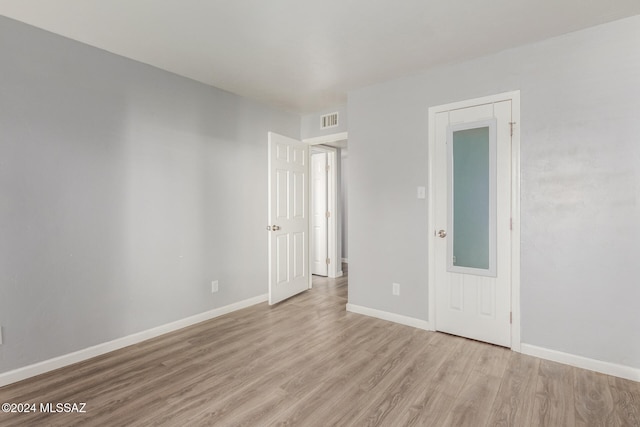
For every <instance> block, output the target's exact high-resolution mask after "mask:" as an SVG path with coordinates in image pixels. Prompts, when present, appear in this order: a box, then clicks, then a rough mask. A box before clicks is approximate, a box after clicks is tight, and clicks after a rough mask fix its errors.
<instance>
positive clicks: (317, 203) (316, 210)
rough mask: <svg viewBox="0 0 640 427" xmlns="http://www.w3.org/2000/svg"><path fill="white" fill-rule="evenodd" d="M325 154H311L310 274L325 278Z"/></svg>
mask: <svg viewBox="0 0 640 427" xmlns="http://www.w3.org/2000/svg"><path fill="white" fill-rule="evenodd" d="M327 211H328V207H327V153H312V154H311V274H317V275H319V276H326V275H328V273H329V268H328V265H327V258H328V257H329V253H328V247H327V244H328V241H327V238H328V233H327V227H328V218H327Z"/></svg>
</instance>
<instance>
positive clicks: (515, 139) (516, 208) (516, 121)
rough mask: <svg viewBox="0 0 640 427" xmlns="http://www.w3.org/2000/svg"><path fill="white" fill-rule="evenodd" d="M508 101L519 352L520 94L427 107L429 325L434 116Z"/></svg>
mask: <svg viewBox="0 0 640 427" xmlns="http://www.w3.org/2000/svg"><path fill="white" fill-rule="evenodd" d="M507 100H510V101H511V106H512V114H511V117H512V122H513V124H512V138H511V313H512V318H511V349H512V350H514V351H518V352H519V351H520V347H521V336H520V126H521V123H520V91H511V92H505V93H501V94H497V95H491V96H486V97H482V98H475V99H470V100H465V101H459V102H453V103H450V104H445V105H439V106H435V107H430V108H429V165H428V171H429V218H428V227H429V228H428V230H429V240H428V242H429V245H428V248H429V261H428V264H429V303H428V305H429V325H430V329H432V330H437V325H436V306H437V305H436V283H435V280H436V277H435V239H436V236H435V232H436V230H435V227H436V225H435V204H434V202H435V200H434V197H433V194H434V188H433V185H434V173H435V164H434V158H435V144H436V133H435V117H436V114H437V113H440V112H444V111H451V110H457V109H461V108H468V107H474V106H478V105H483V104H490V103H496V102H500V101H507Z"/></svg>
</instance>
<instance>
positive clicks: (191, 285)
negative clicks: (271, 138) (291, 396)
mask: <svg viewBox="0 0 640 427" xmlns="http://www.w3.org/2000/svg"><path fill="white" fill-rule="evenodd" d="M0 57H1V58H2V63H1V65H0V236H1V237H0V325H2V327H3V333H4V343H3V344H2V345H1V346H0V372H5V371H9V370H12V369H15V368H18V367H22V366H25V365H29V364H32V363H34V362H38V361H41V360H45V359H49V358H52V357H55V356H59V355H62V354H66V353H69V352H72V351H75V350H79V349H82V348H85V347H88V346H91V345H95V344H99V343H102V342H106V341H109V340H113V339H116V338H119V337H123V336H126V335H129V334H132V333H135V332H138V331H142V330H146V329H149V328H152V327H155V326H158V325H162V324H165V323H168V322H172V321H175V320H178V319H182V318H185V317H188V316H190V315H194V314H197V313H201V312H204V311H207V310H211V309H213V308H216V307H220V306H224V305H227V304H230V303H234V302H237V301H241V300H244V299H247V298H250V297H255V296H258V295H261V294H265V293H266V292H267V283H268V276H267V269H268V266H267V234H266V233H265V231H264V226H265V224H266V223H265V221H266V215H267V195H266V194H267V193H266V178H267V142H266V141H267V131H269V130H272V131H275V132H278V133H282V134H285V135H289V136H291V137H295V138H299V137H300V117H299V116H296V115H293V114H288V113H283V112H280V111H276V110H272V109H269V108H267V107H264V106H262V105H260V104H257V103H254V102H251V101H249V100H246V99H243V98H240V97H237V96H235V95H232V94H230V93H227V92H224V91H221V90H217V89H215V88H212V87H209V86H205V85H202V84H200V83H196V82H194V81H191V80H188V79H184V78H181V77H178V76H175V75H172V74H169V73H166V72H163V71H160V70H158V69H155V68H152V67H149V66H146V65H143V64H140V63H136V62H133V61H129V60H127V59H124V58H121V57H118V56H115V55H111V54H109V53H106V52H104V51H100V50H97V49H94V48H91V47H88V46H85V45H82V44H79V43H76V42H73V41H70V40H67V39H64V38H61V37H58V36H55V35H52V34H49V33H46V32H44V31H40V30H37V29H34V28H32V27H29V26H26V25H23V24H20V23H17V22H15V21H11V20H8V19H5V18H0ZM214 279H218V280H219V281H220V292H219V293H217V294H211V293H210V286H211V285H210V282H211V280H214Z"/></svg>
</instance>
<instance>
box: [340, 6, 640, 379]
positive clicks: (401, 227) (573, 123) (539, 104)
mask: <svg viewBox="0 0 640 427" xmlns="http://www.w3.org/2000/svg"><path fill="white" fill-rule="evenodd" d="M516 89H520V90H521V97H522V99H521V107H522V123H521V124H519V125H521V126H522V127H521V130H522V133H521V137H522V158H521V166H522V173H521V178H522V188H521V190H522V217H521V220H522V227H521V231H522V243H521V251H522V254H521V256H522V258H521V262H522V276H521V277H522V286H521V294H522V304H521V313H522V341H523V343H528V344H532V345H536V346H540V347H545V348H549V349H554V350H558V351H562V352H567V353H571V354H576V355H581V356H585V357H588V358H593V359H597V360H603V361H608V362H612V363H618V364H622V365H626V366H631V367H635V368H640V340H639V339H638V331H640V310H639V308H638V301H640V279H639V278H638V277H639V276H638V273H637V257H638V255H639V254H640V221H639V218H640V119H639V118H640V16H636V17H632V18H629V19H625V20H622V21H617V22H614V23H610V24H607V25H602V26H598V27H594V28H591V29H587V30H583V31H580V32H576V33H572V34H568V35H565V36H562V37H558V38H554V39H550V40H547V41H544V42H540V43H537V44H533V45H528V46H524V47H521V48H516V49H511V50H508V51H504V52H501V53H498V54H495V55H491V56H486V57H482V58H478V59H476V60H472V61H468V62H464V63H459V64H453V65H449V66H444V67H441V68H437V69H432V70H430V71H428V72H425V73H422V74H419V75H415V76H412V77H408V78H403V79H398V80H394V81H390V82H386V83H384V84H379V85H376V86H371V87H367V88H364V89H361V90H357V91H354V92H352V93H350V94H349V158H350V160H349V161H350V164H349V169H350V170H349V186H350V189H349V190H350V191H349V203H350V206H349V216H350V219H349V239H350V248H349V261H350V269H349V301H350V302H351V303H352V304H357V305H362V306H366V307H370V308H374V309H378V310H384V311H388V312H392V313H397V314H401V315H405V316H410V317H414V318H418V319H423V320H427V319H428V308H427V306H428V297H427V276H428V267H427V262H428V253H427V241H428V239H429V230H427V219H428V218H427V203H426V202H425V201H424V200H418V199H416V186H418V185H428V183H427V144H428V129H427V113H428V108H429V107H431V106H436V105H441V104H445V103H449V102H453V101H460V100H465V99H471V98H476V97H480V96H485V95H491V94H496V93H500V92H505V91H509V90H516ZM392 282H398V283H400V284H401V295H400V296H398V297H393V296H392V295H391V283H392Z"/></svg>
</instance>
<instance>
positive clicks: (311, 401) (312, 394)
mask: <svg viewBox="0 0 640 427" xmlns="http://www.w3.org/2000/svg"><path fill="white" fill-rule="evenodd" d="M346 281H347V278H346V276H345V277H343V278H340V279H338V280H331V279H326V278H316V279H314V288H313V289H312V290H311V291H309V292H305V293H304V294H301V295H298V296H296V297H294V298H291V299H290V300H288V301H285V302H284V303H281V304H279V305H277V306H275V307H269V306H268V305H267V304H260V305H257V306H254V307H250V308H247V309H244V310H241V311H237V312H234V313H231V314H229V315H226V316H222V317H219V318H217V319H213V320H210V321H207V322H204V323H201V324H198V325H195V326H192V327H189V328H186V329H183V330H180V331H177V332H174V333H171V334H167V335H164V336H162V337H158V338H156V339H153V340H149V341H146V342H144V343H141V344H138V345H135V346H131V347H127V348H125V349H122V350H119V351H115V352H113V353H109V354H106V355H103V356H100V357H97V358H95V359H92V360H88V361H86V362H82V363H79V364H76V365H73V366H70V367H67V368H63V369H60V370H57V371H55V372H51V373H48V374H45V375H42V376H39V377H35V378H32V379H29V380H26V381H22V382H20V383H16V384H13V385H10V386H7V387H4V388H1V389H0V403H4V402H14V403H24V402H31V403H36V404H38V405H39V404H40V403H47V402H51V403H58V402H60V403H65V402H70V403H73V402H76V403H79V402H86V408H85V409H86V413H82V414H77V413H40V412H36V413H28V414H16V413H14V414H12V413H0V426H40V425H47V426H49V425H51V426H147V425H163V426H202V425H216V426H218V425H219V426H333V425H335V426H473V427H481V426H518V427H520V426H523V427H538V426H553V427H570V426H630V427H640V383H636V382H632V381H626V380H622V379H619V378H614V377H609V376H606V375H602V374H598V373H594V372H590V371H585V370H581V369H576V368H572V367H569V366H565V365H560V364H557V363H553V362H548V361H545V360H541V359H537V358H534V357H529V356H524V355H521V354H518V353H514V352H511V351H510V350H507V349H504V348H500V347H496V346H492V345H489V344H484V343H480V342H476V341H471V340H466V339H463V338H459V337H454V336H450V335H445V334H441V333H432V332H426V331H422V330H418V329H414V328H411V327H407V326H402V325H398V324H394V323H390V322H385V321H382V320H378V319H373V318H369V317H366V316H361V315H358V314H353V313H347V312H346V311H345V304H346V301H347V286H346ZM38 410H39V406H38Z"/></svg>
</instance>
